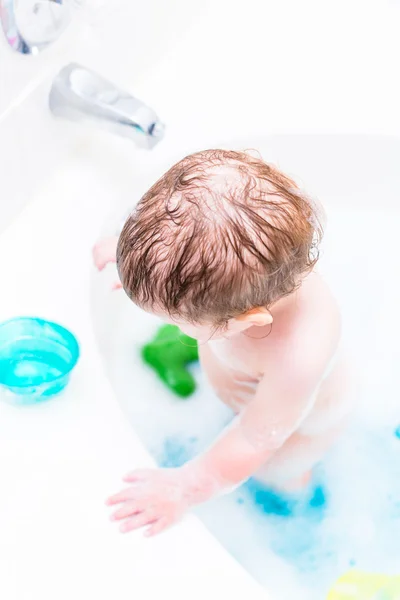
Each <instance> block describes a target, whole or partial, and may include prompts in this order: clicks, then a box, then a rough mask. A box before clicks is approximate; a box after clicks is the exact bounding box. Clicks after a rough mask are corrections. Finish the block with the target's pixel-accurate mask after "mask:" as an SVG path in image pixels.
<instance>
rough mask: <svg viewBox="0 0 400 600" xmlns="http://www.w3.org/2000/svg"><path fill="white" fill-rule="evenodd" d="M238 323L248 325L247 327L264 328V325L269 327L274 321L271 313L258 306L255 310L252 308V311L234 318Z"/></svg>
mask: <svg viewBox="0 0 400 600" xmlns="http://www.w3.org/2000/svg"><path fill="white" fill-rule="evenodd" d="M236 318H237V320H238V321H241V322H242V323H243V322H245V323H248V324H249V325H254V326H256V327H264V326H265V325H271V323H272V321H273V320H274V319H273V317H272V315H271V313H270V312H269V310H268V309H267V308H265V307H264V306H258V307H257V308H253V309H252V310H249V311H247V312H246V313H244V314H243V315H240V317H236Z"/></svg>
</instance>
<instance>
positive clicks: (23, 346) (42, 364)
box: [0, 317, 79, 404]
mask: <svg viewBox="0 0 400 600" xmlns="http://www.w3.org/2000/svg"><path fill="white" fill-rule="evenodd" d="M78 358H79V345H78V342H77V340H76V338H75V337H74V336H73V335H72V333H71V332H69V331H68V330H67V329H65V328H64V327H61V325H58V324H57V323H51V322H50V321H44V320H43V319H37V318H34V317H18V318H15V319H11V320H10V321H6V322H5V323H2V324H0V385H1V386H2V387H3V389H4V390H5V392H6V397H8V399H10V400H12V401H13V402H17V403H19V404H32V403H34V402H39V401H41V400H46V399H47V398H50V397H51V396H54V395H55V394H58V393H59V392H61V391H62V390H63V389H64V388H65V386H66V385H67V383H68V381H69V377H70V373H71V371H72V369H73V368H74V366H75V365H76V362H77V360H78Z"/></svg>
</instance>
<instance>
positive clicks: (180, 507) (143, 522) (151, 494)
mask: <svg viewBox="0 0 400 600" xmlns="http://www.w3.org/2000/svg"><path fill="white" fill-rule="evenodd" d="M124 481H129V482H130V483H133V485H132V487H129V488H127V489H125V490H123V491H122V492H119V494H116V495H115V496H111V498H109V499H108V500H107V504H108V505H109V506H112V505H114V504H121V505H122V506H121V507H120V508H119V509H118V510H117V511H116V512H115V513H113V515H112V516H111V519H112V520H113V521H121V520H123V522H122V524H121V526H120V530H121V531H122V532H123V533H127V532H128V531H133V530H134V529H140V528H141V527H147V526H148V527H147V530H146V532H145V535H146V536H153V535H156V534H157V533H160V532H161V531H163V530H164V529H166V528H167V527H169V526H170V525H172V524H173V523H176V522H177V521H179V520H180V519H181V518H182V517H183V515H184V514H185V512H186V511H187V510H188V508H189V503H188V500H187V498H185V496H186V494H185V488H186V486H185V477H184V475H183V472H182V470H181V469H149V470H137V471H133V472H132V473H130V474H128V475H127V476H126V477H124Z"/></svg>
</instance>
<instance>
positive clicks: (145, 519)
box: [119, 513, 154, 533]
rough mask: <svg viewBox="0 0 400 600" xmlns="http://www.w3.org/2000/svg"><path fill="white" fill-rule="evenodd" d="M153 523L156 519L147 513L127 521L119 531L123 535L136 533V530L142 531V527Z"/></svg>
mask: <svg viewBox="0 0 400 600" xmlns="http://www.w3.org/2000/svg"><path fill="white" fill-rule="evenodd" d="M153 522H154V517H151V516H150V515H149V514H146V513H140V514H139V515H135V516H133V517H130V518H129V519H126V521H124V522H123V523H122V525H121V526H120V528H119V529H120V531H121V532H122V533H128V532H129V531H134V530H135V529H140V528H141V527H145V526H146V525H150V524H151V523H153Z"/></svg>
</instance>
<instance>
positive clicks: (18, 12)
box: [0, 0, 71, 54]
mask: <svg viewBox="0 0 400 600" xmlns="http://www.w3.org/2000/svg"><path fill="white" fill-rule="evenodd" d="M70 19H71V12H70V6H69V3H67V2H66V1H65V0H25V1H24V2H20V3H18V2H17V0H0V22H1V27H2V29H3V32H4V35H5V37H6V40H7V42H8V43H9V45H10V46H11V48H12V49H13V50H15V51H16V52H20V53H21V54H38V52H40V50H42V49H44V48H45V47H46V46H48V45H49V44H51V43H52V42H54V41H55V40H56V39H58V38H59V37H60V35H61V34H62V32H63V31H64V29H65V28H66V27H67V26H68V24H69V22H70Z"/></svg>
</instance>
